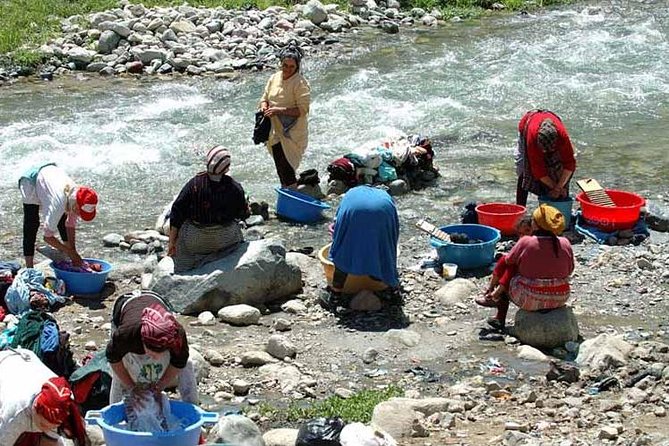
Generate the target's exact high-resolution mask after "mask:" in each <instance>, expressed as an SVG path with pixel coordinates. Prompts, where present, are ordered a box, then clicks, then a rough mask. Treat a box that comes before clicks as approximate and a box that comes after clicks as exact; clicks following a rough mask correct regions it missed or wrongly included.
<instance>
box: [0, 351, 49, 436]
mask: <svg viewBox="0 0 669 446" xmlns="http://www.w3.org/2000/svg"><path fill="white" fill-rule="evenodd" d="M16 351H17V352H19V353H16V352H14V351H12V350H4V351H0V445H2V446H13V445H14V443H16V440H18V438H19V437H20V436H21V434H23V433H24V432H41V431H40V430H39V429H37V427H36V426H34V425H33V417H32V404H33V400H34V399H35V396H37V394H38V393H40V392H41V390H42V385H43V384H44V383H45V382H47V381H48V380H49V379H50V378H54V377H55V376H56V375H55V374H54V373H53V372H52V371H51V370H49V368H47V366H45V365H44V364H43V363H42V361H40V359H39V358H38V357H37V355H35V353H33V352H32V351H30V350H25V349H22V348H17V349H16ZM46 434H47V435H48V436H49V437H51V438H54V439H56V438H59V436H58V434H57V433H56V432H47V433H46Z"/></svg>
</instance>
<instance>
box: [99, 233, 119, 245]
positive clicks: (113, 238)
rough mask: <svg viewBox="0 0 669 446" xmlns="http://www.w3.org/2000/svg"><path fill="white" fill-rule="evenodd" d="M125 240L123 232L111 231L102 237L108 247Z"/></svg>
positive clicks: (103, 242)
mask: <svg viewBox="0 0 669 446" xmlns="http://www.w3.org/2000/svg"><path fill="white" fill-rule="evenodd" d="M122 241H123V236H122V235H121V234H116V233H111V234H107V235H105V236H104V237H103V238H102V244H103V245H104V246H107V247H112V246H118V245H119V244H120V243H121V242H122Z"/></svg>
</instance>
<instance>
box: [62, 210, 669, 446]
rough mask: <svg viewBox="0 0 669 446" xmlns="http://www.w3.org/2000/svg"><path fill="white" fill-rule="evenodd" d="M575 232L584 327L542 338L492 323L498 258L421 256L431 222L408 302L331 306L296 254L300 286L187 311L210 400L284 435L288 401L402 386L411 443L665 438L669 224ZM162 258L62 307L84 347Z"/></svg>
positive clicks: (401, 418)
mask: <svg viewBox="0 0 669 446" xmlns="http://www.w3.org/2000/svg"><path fill="white" fill-rule="evenodd" d="M269 223H274V222H269ZM250 230H253V231H254V233H255V236H256V237H257V236H262V235H263V232H265V233H266V234H267V235H268V236H269V234H270V233H273V234H275V235H276V233H277V232H281V231H280V230H279V228H276V227H274V226H271V225H270V226H263V225H261V226H256V227H253V228H251V229H249V231H250ZM576 240H577V241H576V242H575V244H574V251H575V256H576V260H577V266H576V271H575V273H574V276H573V281H572V282H573V298H572V299H571V301H570V305H571V307H572V309H573V311H574V314H575V315H576V317H577V319H578V326H579V329H580V335H581V338H580V339H579V340H578V341H577V342H569V343H567V344H566V345H564V346H561V347H558V348H555V349H551V350H546V351H543V352H542V351H539V350H537V349H534V348H532V347H529V346H522V345H520V344H519V342H518V340H517V339H516V338H514V337H512V336H510V335H508V334H500V333H495V332H490V331H489V330H488V329H487V328H486V325H485V317H486V316H487V315H488V314H487V313H488V311H487V310H486V309H482V308H479V307H477V306H476V305H475V304H473V302H472V299H473V297H474V296H476V295H477V293H479V292H480V291H479V290H481V289H483V288H484V287H485V285H486V283H487V280H488V275H487V272H485V271H482V272H479V273H477V274H473V273H472V274H467V273H466V274H464V276H462V277H459V278H457V279H455V280H453V281H450V282H449V281H445V280H444V279H442V278H441V277H440V276H439V275H438V274H437V273H436V272H435V271H434V270H432V269H430V268H427V269H423V268H420V265H421V264H422V263H423V260H424V259H425V258H427V257H429V251H428V249H427V243H426V240H425V239H424V237H422V236H421V235H416V236H415V237H406V238H404V237H403V238H402V240H401V250H402V253H403V255H402V259H401V280H402V287H403V289H404V300H405V303H404V305H403V306H401V307H397V306H391V307H387V308H384V309H383V310H381V311H373V312H353V311H347V310H343V311H339V312H338V313H336V314H333V313H332V312H330V311H326V310H324V309H323V308H322V307H321V306H320V305H319V303H318V300H319V296H320V294H321V293H322V290H323V286H324V278H323V274H322V268H321V265H320V263H319V262H318V261H317V260H316V259H315V258H314V255H313V254H312V255H305V254H302V253H298V252H288V253H287V254H285V257H286V261H287V262H288V263H289V264H291V265H298V266H299V269H300V270H301V272H302V280H303V287H302V289H301V291H298V292H297V294H293V295H291V296H290V297H289V298H287V299H280V300H278V301H277V300H272V301H269V302H266V303H264V304H259V305H256V306H255V307H248V306H244V305H242V306H232V307H227V308H226V309H225V310H223V311H221V312H219V314H218V315H215V314H212V313H209V312H203V313H201V314H197V315H194V316H181V317H180V319H181V321H182V323H183V324H184V326H186V327H187V331H188V333H189V339H190V342H191V343H192V344H193V348H194V349H195V350H197V351H198V352H200V353H201V355H197V354H196V356H197V357H198V363H199V364H200V366H199V368H200V370H201V372H200V376H201V381H200V392H201V393H202V395H203V401H204V403H205V407H207V408H209V409H212V410H218V409H220V408H222V407H227V408H230V406H233V407H238V408H241V409H242V410H243V411H244V413H245V414H246V415H247V417H248V418H249V419H250V420H252V421H254V422H255V423H256V424H257V425H258V426H259V427H260V430H261V431H262V432H265V438H266V444H267V445H286V446H287V445H292V444H293V443H291V439H292V441H293V442H294V438H295V435H296V431H295V430H290V429H291V428H295V427H297V425H298V424H299V423H298V422H296V420H294V419H290V418H289V417H288V415H287V408H289V407H290V405H291V404H293V405H295V404H298V405H301V406H302V407H306V406H308V405H309V404H312V403H314V402H317V401H322V400H324V399H326V398H328V397H332V396H335V395H336V396H339V397H341V398H344V399H346V398H350V397H351V396H352V395H354V394H355V393H356V392H358V391H360V390H363V389H369V388H379V387H384V386H388V385H391V384H392V385H394V386H397V387H399V388H400V389H401V391H402V392H403V394H404V398H401V399H396V400H391V401H389V402H386V403H382V404H380V405H378V406H377V407H376V409H375V412H374V416H373V418H372V422H373V423H375V424H376V425H378V426H379V427H382V428H383V429H384V430H386V431H387V432H389V433H391V434H392V435H393V436H394V437H395V438H396V440H397V441H398V444H401V445H410V446H413V445H443V444H466V445H484V444H505V445H535V444H536V445H539V444H551V445H552V444H555V445H562V446H567V445H581V444H582V445H590V444H627V445H643V444H666V442H669V429H668V428H667V427H666V422H665V418H666V413H667V408H668V407H669V366H667V364H668V363H669V345H667V342H668V341H669V325H668V324H667V321H666V314H667V310H668V308H667V307H668V304H669V249H668V248H669V237H668V236H667V234H666V233H661V232H655V231H652V232H651V237H650V238H649V239H648V240H646V241H645V242H643V243H642V244H641V245H639V246H632V245H627V246H605V245H599V244H596V243H594V242H593V241H591V240H589V239H584V240H578V239H576ZM298 243H299V239H296V240H293V241H289V242H287V248H288V250H289V251H290V248H300V246H299V244H298ZM509 246H510V244H509V243H506V244H501V245H500V249H502V250H505V249H508V248H509ZM110 249H118V248H110ZM156 261H157V257H155V254H153V255H150V256H149V258H147V261H145V262H144V263H143V264H129V265H126V266H124V267H119V268H117V270H116V271H115V272H114V273H113V274H114V275H113V276H112V279H113V283H114V285H115V292H114V293H112V294H110V293H109V292H108V293H107V294H108V296H107V297H106V298H104V299H103V300H101V301H99V300H83V299H77V300H76V302H75V303H73V304H72V305H69V306H67V307H64V308H62V309H61V310H59V311H58V312H57V313H56V317H57V318H58V320H59V322H60V324H61V328H63V329H66V330H68V331H69V332H70V333H72V334H73V337H72V346H73V348H74V350H75V352H76V353H77V355H76V356H77V357H79V358H80V357H82V356H83V354H84V353H85V350H91V349H96V348H102V347H103V345H104V343H105V341H106V336H107V333H108V332H107V330H108V328H109V325H108V322H107V321H108V317H109V311H110V309H111V306H112V304H113V301H114V299H115V298H116V297H117V296H118V295H119V294H120V293H121V292H123V291H126V290H130V289H135V288H136V287H138V286H139V284H140V283H141V282H142V276H143V275H146V274H147V272H148V273H153V272H155V265H156ZM145 278H146V277H144V279H145ZM510 320H513V314H512V315H511V316H510ZM565 360H566V362H565ZM551 361H552V362H554V363H555V365H551ZM573 361H576V362H573ZM270 408H273V409H270ZM275 428H288V429H289V430H285V431H278V432H277V431H275V430H274V429H275ZM279 437H280V438H281V439H278V438H279ZM286 439H287V440H286Z"/></svg>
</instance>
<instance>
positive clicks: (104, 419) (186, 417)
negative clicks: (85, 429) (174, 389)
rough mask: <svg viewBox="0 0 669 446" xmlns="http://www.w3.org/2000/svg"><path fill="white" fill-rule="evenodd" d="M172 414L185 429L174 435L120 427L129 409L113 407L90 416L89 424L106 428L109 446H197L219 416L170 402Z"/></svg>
mask: <svg viewBox="0 0 669 446" xmlns="http://www.w3.org/2000/svg"><path fill="white" fill-rule="evenodd" d="M170 410H171V411H172V414H173V415H174V416H176V417H177V418H179V419H180V420H182V428H181V429H178V430H174V431H170V432H158V433H152V432H132V431H128V430H125V429H123V428H121V427H118V424H119V423H122V422H123V421H127V420H126V415H125V405H124V404H123V403H116V404H112V405H111V406H107V407H105V408H104V409H102V410H99V411H97V410H90V411H88V412H87V413H86V423H88V424H89V425H97V426H100V428H102V434H103V435H104V437H105V444H106V445H107V446H196V445H197V444H198V441H199V440H200V432H201V429H200V428H201V427H202V425H203V424H205V423H207V424H213V423H216V421H217V420H218V414H217V413H213V412H205V411H203V410H202V409H200V408H199V407H197V406H195V405H194V404H190V403H184V402H181V401H172V400H170Z"/></svg>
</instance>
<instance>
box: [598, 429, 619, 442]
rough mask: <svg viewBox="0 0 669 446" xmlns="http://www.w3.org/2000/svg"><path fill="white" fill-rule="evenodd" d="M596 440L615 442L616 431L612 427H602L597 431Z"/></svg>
mask: <svg viewBox="0 0 669 446" xmlns="http://www.w3.org/2000/svg"><path fill="white" fill-rule="evenodd" d="M597 438H599V439H600V440H615V439H616V438H618V429H617V428H615V427H613V426H604V427H602V428H601V429H600V430H599V434H598V435H597Z"/></svg>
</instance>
